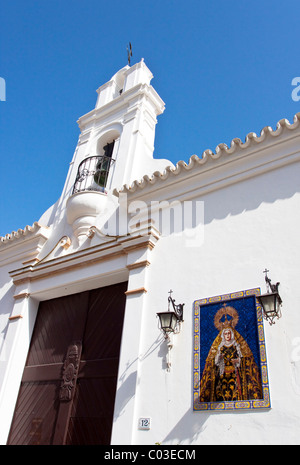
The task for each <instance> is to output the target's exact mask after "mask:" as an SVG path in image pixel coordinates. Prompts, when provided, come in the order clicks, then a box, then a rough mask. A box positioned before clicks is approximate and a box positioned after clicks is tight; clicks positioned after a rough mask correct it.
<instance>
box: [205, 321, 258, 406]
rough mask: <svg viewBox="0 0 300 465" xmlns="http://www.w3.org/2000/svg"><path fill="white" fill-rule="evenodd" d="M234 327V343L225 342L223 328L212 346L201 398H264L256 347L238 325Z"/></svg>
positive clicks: (220, 399) (216, 399)
mask: <svg viewBox="0 0 300 465" xmlns="http://www.w3.org/2000/svg"><path fill="white" fill-rule="evenodd" d="M231 331H232V333H233V334H234V341H233V342H232V343H231V344H230V345H228V346H226V345H225V344H223V343H222V340H223V339H222V331H220V333H219V334H218V336H217V337H216V339H215V340H214V342H213V344H212V346H211V348H210V351H209V354H208V356H207V359H206V363H205V367H204V370H203V374H202V378H201V382H200V398H199V400H200V402H232V401H243V400H251V399H262V384H261V377H260V372H259V369H258V367H257V365H256V363H255V360H254V357H253V354H252V351H251V349H250V347H249V346H248V344H247V342H246V341H245V340H244V338H243V337H242V336H241V335H240V334H239V333H238V332H237V331H236V330H235V329H233V328H231ZM219 360H221V362H220V361H219Z"/></svg>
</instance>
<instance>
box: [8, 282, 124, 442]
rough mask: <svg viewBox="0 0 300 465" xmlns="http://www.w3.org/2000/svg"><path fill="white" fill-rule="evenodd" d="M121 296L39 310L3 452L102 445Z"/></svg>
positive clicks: (106, 436) (64, 300)
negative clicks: (18, 448)
mask: <svg viewBox="0 0 300 465" xmlns="http://www.w3.org/2000/svg"><path fill="white" fill-rule="evenodd" d="M126 289H127V283H120V284H116V285H113V286H108V287H105V288H100V289H96V290H92V291H86V292H82V293H80V294H74V295H71V296H65V297H60V298H58V299H53V300H49V301H46V302H41V304H40V306H39V311H38V316H37V320H36V325H35V329H34V332H33V336H32V341H31V346H30V350H29V354H28V358H27V362H26V366H25V369H24V374H23V378H22V382H21V387H20V392H19V397H18V401H17V406H16V410H15V415H14V419H13V423H12V427H11V432H10V436H9V440H8V444H64V443H67V444H109V443H110V435H111V427H112V419H113V409H114V399H115V391H116V382H117V373H118V364H119V352H120V343H121V336H122V328H123V317H124V309H125V300H126V297H125V291H126ZM75 346H76V347H77V349H76V347H75ZM78 348H80V349H79V350H78ZM81 349H82V350H81ZM76 350H77V355H76V354H75V352H76ZM68 351H69V352H68ZM77 362H78V367H76V363H77Z"/></svg>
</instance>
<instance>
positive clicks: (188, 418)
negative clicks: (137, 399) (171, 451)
mask: <svg viewBox="0 0 300 465" xmlns="http://www.w3.org/2000/svg"><path fill="white" fill-rule="evenodd" d="M257 413H258V414H260V413H261V414H264V415H265V414H268V413H270V411H265V410H263V409H262V410H261V411H257ZM236 414H238V415H247V414H248V415H249V412H246V411H245V412H243V411H239V412H238V413H236V412H235V413H232V414H231V415H236ZM212 415H217V416H223V422H222V425H223V430H222V432H221V433H222V436H221V434H220V430H218V432H217V431H215V434H214V435H213V436H212V434H211V433H212V431H210V435H209V439H208V437H207V436H206V437H205V440H203V444H204V443H205V445H221V444H228V445H229V444H239V440H238V436H239V432H238V431H237V430H236V429H235V431H232V426H231V424H230V421H231V420H230V418H229V416H228V417H227V421H226V419H225V417H224V415H226V413H224V412H216V411H214V412H212V411H210V412H193V410H192V407H191V410H188V411H187V412H186V413H185V414H184V416H183V417H182V418H181V420H180V421H179V422H178V423H177V424H176V425H175V426H174V428H173V429H172V430H171V431H170V432H169V434H168V435H167V436H166V437H165V438H164V439H163V441H162V445H164V444H178V445H179V444H182V443H186V444H201V443H202V441H201V435H202V434H203V433H204V431H205V430H206V428H207V425H206V423H207V421H208V420H209V418H210V417H211V416H212ZM227 415H228V414H227ZM231 418H232V416H231ZM257 427H258V426H257ZM218 433H219V435H218ZM243 442H245V436H244V435H243ZM249 444H251V440H250V439H249Z"/></svg>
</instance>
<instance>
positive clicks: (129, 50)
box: [127, 42, 132, 66]
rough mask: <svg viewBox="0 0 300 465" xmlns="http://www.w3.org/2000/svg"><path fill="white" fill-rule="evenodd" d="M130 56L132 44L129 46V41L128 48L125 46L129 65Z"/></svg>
mask: <svg viewBox="0 0 300 465" xmlns="http://www.w3.org/2000/svg"><path fill="white" fill-rule="evenodd" d="M130 57H132V46H131V43H130V42H129V48H128V46H127V58H128V64H129V66H130Z"/></svg>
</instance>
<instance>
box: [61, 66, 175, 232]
mask: <svg viewBox="0 0 300 465" xmlns="http://www.w3.org/2000/svg"><path fill="white" fill-rule="evenodd" d="M152 77H153V76H152V73H151V71H150V70H149V68H148V67H147V66H146V64H145V63H144V60H143V59H142V60H141V61H140V62H139V63H137V64H135V65H133V66H131V67H130V66H125V67H124V68H122V69H120V70H119V71H118V72H117V73H116V74H115V75H114V76H113V77H112V78H111V79H110V81H108V82H107V83H106V84H103V85H102V86H101V87H99V89H98V90H97V93H98V98H97V102H96V106H95V108H94V109H93V110H92V111H90V112H89V113H87V114H85V115H84V116H82V117H81V118H79V120H78V124H79V128H80V130H81V133H80V136H79V140H78V144H77V147H76V150H75V153H74V157H73V160H72V162H71V164H70V168H69V172H68V176H67V179H66V182H65V186H64V189H63V193H62V196H61V199H60V202H59V203H60V208H59V209H58V210H60V211H61V212H62V211H63V210H64V206H66V207H67V220H68V223H69V224H72V226H73V231H74V234H75V236H77V237H78V236H80V235H84V234H86V230H87V227H88V224H91V223H92V224H93V222H94V218H97V217H98V216H99V215H100V214H101V211H104V205H106V206H107V202H108V198H112V192H113V190H114V189H115V188H119V189H120V188H121V187H122V186H123V185H124V184H127V185H130V184H131V183H132V182H133V181H135V180H139V179H142V178H143V176H145V175H148V176H151V175H152V174H153V173H154V172H156V171H160V172H163V171H164V170H165V168H166V167H167V166H170V165H172V163H171V162H169V161H168V160H162V159H159V160H155V159H154V158H153V151H154V138H155V126H156V123H157V116H158V115H160V114H161V113H163V111H164V109H165V104H164V102H163V101H162V99H161V98H160V96H159V95H158V94H157V92H156V91H155V90H154V88H153V87H152V85H150V81H151V79H152ZM116 201H117V200H116ZM105 208H106V207H105ZM80 215H81V216H80ZM83 217H84V218H85V219H86V222H85V223H84V221H83V220H82V218H83ZM78 218H79V219H78Z"/></svg>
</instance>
